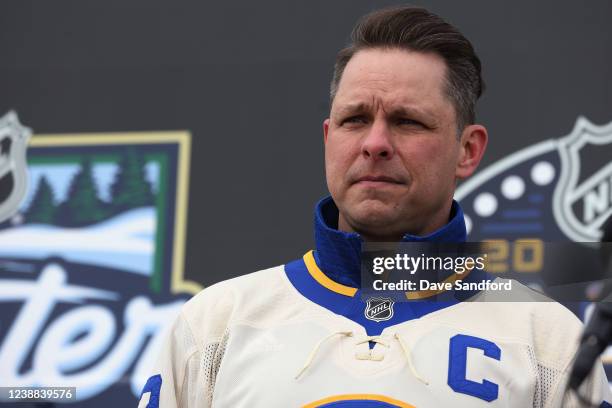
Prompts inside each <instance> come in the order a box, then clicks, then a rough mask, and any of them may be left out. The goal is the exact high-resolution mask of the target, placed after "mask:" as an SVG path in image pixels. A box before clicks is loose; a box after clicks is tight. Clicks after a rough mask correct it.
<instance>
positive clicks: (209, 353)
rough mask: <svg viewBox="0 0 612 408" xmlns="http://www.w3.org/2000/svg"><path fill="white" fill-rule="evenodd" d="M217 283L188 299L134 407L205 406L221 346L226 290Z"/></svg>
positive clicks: (227, 298)
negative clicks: (138, 401) (216, 285)
mask: <svg viewBox="0 0 612 408" xmlns="http://www.w3.org/2000/svg"><path fill="white" fill-rule="evenodd" d="M221 292H223V291H221V290H219V288H217V287H210V288H207V289H205V290H204V291H202V292H200V293H199V294H198V295H196V296H195V297H194V298H192V299H191V300H190V301H189V302H187V303H186V304H185V305H184V306H183V308H182V310H181V313H180V314H179V316H178V318H177V319H176V321H175V322H174V325H173V326H172V328H171V330H170V333H169V335H168V337H167V338H166V340H165V343H164V345H163V346H162V350H161V353H160V355H159V357H158V359H157V362H156V364H155V366H154V369H153V372H152V375H151V377H149V379H148V380H147V382H146V384H145V386H144V388H143V390H142V393H141V397H140V403H139V405H138V408H159V407H163V408H196V407H197V408H209V407H210V406H211V405H212V398H213V391H214V384H215V379H216V375H217V372H218V370H219V366H220V364H221V361H222V359H223V355H224V351H225V342H226V340H227V333H226V327H227V320H228V316H229V312H230V310H231V304H230V302H231V296H229V294H228V293H225V294H224V293H221Z"/></svg>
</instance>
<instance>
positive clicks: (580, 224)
mask: <svg viewBox="0 0 612 408" xmlns="http://www.w3.org/2000/svg"><path fill="white" fill-rule="evenodd" d="M609 144H612V126H605V127H597V126H594V125H593V124H591V123H590V122H589V121H587V120H586V119H584V118H579V119H578V121H577V122H576V126H575V127H574V130H573V131H572V133H571V134H570V135H568V136H567V137H565V138H563V139H561V140H560V141H559V147H558V149H559V156H560V158H561V174H560V177H559V182H558V184H557V188H556V189H555V193H554V198H553V209H554V214H555V218H556V219H557V222H558V223H559V227H561V229H562V230H563V232H564V233H565V234H566V235H567V236H568V237H570V238H571V239H573V240H574V241H598V240H599V239H600V238H601V227H602V225H603V223H604V222H605V220H606V219H607V218H608V217H609V216H610V215H611V214H612V161H608V162H606V163H601V166H599V165H598V166H596V170H594V171H591V172H590V173H587V172H586V171H585V166H584V164H585V163H588V160H587V158H586V157H588V156H587V155H586V154H585V151H588V149H589V148H591V149H593V148H601V147H603V146H605V145H609ZM585 173H587V174H585Z"/></svg>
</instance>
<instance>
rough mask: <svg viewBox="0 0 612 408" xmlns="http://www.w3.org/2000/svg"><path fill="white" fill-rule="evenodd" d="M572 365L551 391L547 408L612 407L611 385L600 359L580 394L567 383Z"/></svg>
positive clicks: (582, 386) (581, 388)
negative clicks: (569, 387)
mask: <svg viewBox="0 0 612 408" xmlns="http://www.w3.org/2000/svg"><path fill="white" fill-rule="evenodd" d="M570 371H571V365H570V366H569V367H568V368H567V370H566V371H565V372H564V375H563V376H562V378H560V381H558V383H557V384H556V386H555V389H553V390H552V391H551V396H550V398H549V404H547V405H546V406H545V407H546V408H549V407H550V408H557V407H559V408H573V407H575V408H582V407H601V408H612V405H611V401H612V398H611V396H612V393H611V392H610V385H609V383H608V379H607V377H606V373H605V371H604V368H603V365H602V363H601V361H600V360H599V359H598V360H597V362H596V364H595V367H593V371H592V372H591V374H590V375H589V377H587V378H586V379H585V380H584V382H583V383H582V385H581V386H580V388H579V395H577V394H576V393H575V392H573V391H569V390H568V387H567V383H568V380H569V374H570Z"/></svg>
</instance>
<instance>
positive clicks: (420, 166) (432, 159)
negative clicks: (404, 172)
mask: <svg viewBox="0 0 612 408" xmlns="http://www.w3.org/2000/svg"><path fill="white" fill-rule="evenodd" d="M403 151H404V152H405V154H403V155H402V160H403V162H404V165H405V167H406V168H408V169H410V170H411V171H410V172H411V173H412V177H413V178H414V179H416V180H419V179H421V182H422V183H425V184H437V183H440V184H444V183H446V181H447V180H450V181H449V182H453V183H454V174H455V167H456V162H457V154H458V153H457V151H456V149H455V148H454V146H448V145H445V144H442V143H428V142H427V141H423V142H422V143H418V144H414V145H412V146H411V148H406V149H403ZM432 187H433V186H432Z"/></svg>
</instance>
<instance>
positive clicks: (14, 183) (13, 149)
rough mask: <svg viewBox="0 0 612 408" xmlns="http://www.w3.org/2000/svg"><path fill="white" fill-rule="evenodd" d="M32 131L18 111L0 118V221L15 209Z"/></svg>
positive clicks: (25, 177) (24, 178)
mask: <svg viewBox="0 0 612 408" xmlns="http://www.w3.org/2000/svg"><path fill="white" fill-rule="evenodd" d="M31 135H32V131H31V130H30V129H29V128H27V127H25V126H23V125H22V124H21V123H19V119H18V117H17V114H16V113H15V112H13V111H11V112H8V113H7V114H6V115H4V116H3V117H1V118H0V222H2V221H4V220H6V219H8V218H9V217H11V216H12V215H13V214H15V212H16V211H17V209H18V207H19V204H20V203H21V200H22V199H23V198H24V196H25V193H26V190H27V183H28V173H27V163H26V149H27V144H28V140H29V139H30V136H31Z"/></svg>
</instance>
